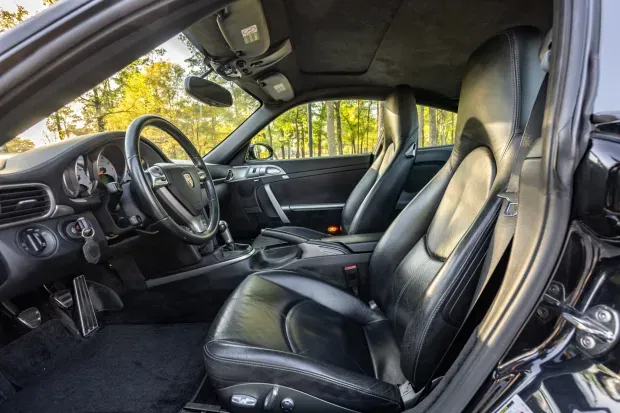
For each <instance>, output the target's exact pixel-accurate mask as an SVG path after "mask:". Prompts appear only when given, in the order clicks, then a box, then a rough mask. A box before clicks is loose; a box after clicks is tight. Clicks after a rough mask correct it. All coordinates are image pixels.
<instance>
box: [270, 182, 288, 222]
mask: <svg viewBox="0 0 620 413" xmlns="http://www.w3.org/2000/svg"><path fill="white" fill-rule="evenodd" d="M265 192H267V197H269V201H271V206H272V207H273V209H275V210H276V214H278V217H280V220H281V221H282V223H284V224H290V223H291V221H289V219H288V217H287V216H286V214H285V213H284V211H283V210H282V207H281V206H280V203H279V202H278V200H277V199H276V196H275V195H274V194H273V191H272V190H271V185H269V184H267V185H265Z"/></svg>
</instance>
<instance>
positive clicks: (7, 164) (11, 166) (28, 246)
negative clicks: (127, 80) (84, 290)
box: [0, 132, 287, 301]
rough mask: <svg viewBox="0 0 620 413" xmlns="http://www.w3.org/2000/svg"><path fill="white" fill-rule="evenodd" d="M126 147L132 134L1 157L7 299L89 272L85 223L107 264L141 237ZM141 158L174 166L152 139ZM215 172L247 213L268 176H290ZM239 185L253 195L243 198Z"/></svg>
mask: <svg viewBox="0 0 620 413" xmlns="http://www.w3.org/2000/svg"><path fill="white" fill-rule="evenodd" d="M124 143H125V134H124V132H105V133H99V134H94V135H88V136H79V137H74V138H71V139H66V140H63V141H59V142H56V143H53V144H50V145H46V146H43V147H39V148H35V149H32V150H30V151H27V152H24V153H22V154H18V155H16V156H13V157H11V158H8V159H5V160H0V301H3V300H6V299H10V298H12V297H14V296H16V295H19V294H21V293H24V292H26V291H28V290H29V289H32V288H37V287H40V286H41V285H43V284H46V283H49V282H52V281H54V280H57V279H60V278H62V277H67V276H70V275H74V274H77V273H79V272H81V271H83V269H82V266H84V265H86V260H85V257H84V255H83V252H82V246H83V245H84V239H83V238H82V237H81V234H80V231H79V230H78V228H77V227H78V226H79V225H77V224H78V221H79V220H80V219H81V218H83V219H85V220H86V221H87V222H89V223H90V224H91V225H92V228H93V229H94V232H95V235H94V241H95V242H97V244H99V246H100V249H101V254H102V256H103V259H107V258H108V257H111V256H115V255H116V254H126V253H127V248H128V246H131V245H135V244H132V243H134V242H138V241H139V240H140V238H141V235H140V233H139V231H138V229H140V228H146V227H143V226H142V225H140V224H139V223H138V224H135V223H133V222H134V221H136V219H138V217H140V219H142V220H147V222H148V218H147V217H146V216H144V215H143V213H142V211H141V210H140V208H138V206H137V205H135V203H134V202H133V201H134V200H133V197H132V196H131V191H130V186H129V183H130V182H131V176H130V174H129V173H128V171H127V165H126V161H125V158H126V156H125V150H124ZM140 157H141V162H142V166H143V168H147V167H150V166H153V165H154V164H156V163H160V162H171V161H170V160H169V159H168V158H167V157H166V155H165V154H163V153H162V152H161V151H160V150H159V149H158V148H157V147H156V146H155V145H154V144H152V143H151V142H149V141H148V140H142V141H141V142H140ZM180 162H182V161H180ZM207 168H208V169H209V172H210V174H211V176H212V178H213V181H214V183H215V188H216V192H217V195H218V199H219V200H220V203H222V202H223V204H222V205H227V206H228V208H231V209H234V208H241V209H242V210H244V211H247V210H248V209H250V210H255V209H256V208H257V204H256V202H257V201H256V197H255V196H254V195H253V194H254V190H255V187H257V186H260V185H261V182H262V181H261V180H262V179H275V178H278V179H284V178H282V177H280V176H279V175H284V171H283V170H281V169H280V168H279V167H276V166H260V167H258V166H256V167H248V166H235V167H230V166H228V165H211V164H208V165H207ZM284 177H286V176H285V175H284ZM286 178H287V177H286ZM119 187H120V189H121V190H120V191H118V189H119ZM233 187H235V188H238V189H239V191H241V193H242V194H246V195H247V196H245V197H243V198H242V200H241V201H239V199H238V198H236V197H233V196H232V195H230V193H229V189H231V188H233ZM119 205H122V208H119ZM224 210H226V208H225V209H224ZM232 213H233V212H231V214H232ZM235 213H236V212H235Z"/></svg>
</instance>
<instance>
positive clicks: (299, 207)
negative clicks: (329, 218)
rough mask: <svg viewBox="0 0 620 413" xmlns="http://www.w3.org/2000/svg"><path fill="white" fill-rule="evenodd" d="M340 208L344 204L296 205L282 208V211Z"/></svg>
mask: <svg viewBox="0 0 620 413" xmlns="http://www.w3.org/2000/svg"><path fill="white" fill-rule="evenodd" d="M342 208H344V202H342V203H331V204H297V205H289V206H288V207H283V209H284V210H289V211H327V210H333V209H342Z"/></svg>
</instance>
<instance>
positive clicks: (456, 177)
mask: <svg viewBox="0 0 620 413" xmlns="http://www.w3.org/2000/svg"><path fill="white" fill-rule="evenodd" d="M540 42H541V35H540V33H538V32H537V31H536V30H534V29H528V28H519V29H514V30H509V31H507V32H505V33H501V34H499V35H497V36H495V37H493V38H492V39H490V40H489V41H488V42H486V43H485V44H484V45H483V46H481V47H480V48H479V49H478V50H477V51H476V52H474V54H473V55H472V57H471V58H470V61H469V63H468V65H467V68H466V72H465V76H464V79H463V83H462V87H461V97H460V102H459V113H458V125H457V133H456V142H455V146H454V151H453V153H452V155H451V157H450V159H449V161H448V163H447V164H446V165H445V167H444V168H443V169H442V170H441V171H440V172H439V173H438V174H437V175H436V176H435V177H434V178H433V180H432V181H431V182H430V183H429V184H428V185H427V186H426V187H425V188H424V189H423V190H422V191H420V193H419V194H418V195H417V196H416V197H415V198H414V199H413V200H412V201H411V202H410V204H409V205H408V206H407V207H406V208H405V209H404V210H403V212H402V213H401V214H400V215H399V216H398V218H397V219H396V220H395V221H394V222H393V223H392V225H391V226H390V227H389V228H388V230H387V231H386V233H385V234H384V236H383V238H382V239H381V240H380V241H379V243H378V245H377V247H376V249H375V251H374V253H373V255H372V258H371V261H370V274H369V284H370V291H371V297H369V298H371V299H372V300H374V301H375V302H376V304H377V305H378V308H379V310H373V309H371V308H370V307H369V306H368V305H367V304H366V303H365V302H363V301H361V300H360V299H358V298H356V297H354V296H353V295H350V294H348V293H347V292H344V291H341V290H338V289H337V288H334V287H331V286H329V285H327V284H325V283H323V282H321V281H318V280H313V279H310V278H307V277H304V276H301V275H297V274H294V273H286V272H281V271H271V272H263V273H257V274H254V275H251V276H249V277H248V278H247V279H246V280H245V281H244V282H243V283H242V284H241V285H240V286H239V287H238V288H237V290H236V291H235V292H234V293H233V295H232V296H231V297H230V299H229V300H228V301H227V303H226V304H225V305H224V307H223V308H222V310H221V311H220V313H219V315H218V317H217V319H216V320H215V321H214V323H213V326H212V328H211V331H210V334H209V336H208V340H207V343H206V344H205V346H204V354H205V362H206V367H207V372H208V376H209V378H210V380H211V382H212V384H213V385H214V387H215V388H216V389H217V391H218V392H219V394H220V396H221V397H222V398H223V401H224V402H228V401H230V395H231V394H232V393H231V392H233V393H235V394H242V395H243V394H245V395H250V396H252V397H256V398H257V400H258V404H261V403H263V401H264V400H265V396H266V394H267V393H268V390H269V388H270V387H269V386H273V385H278V386H281V389H283V390H282V392H283V393H286V392H288V393H286V394H289V395H290V394H296V395H297V397H299V398H300V400H304V398H306V397H310V396H312V398H311V399H312V400H315V399H314V398H318V399H320V400H323V401H325V402H329V403H332V404H333V405H338V406H341V407H344V408H348V409H351V410H356V411H382V412H383V411H391V412H397V411H400V410H401V409H402V408H403V404H402V399H401V395H400V392H399V387H398V385H400V384H403V383H405V382H406V381H409V383H410V384H411V386H412V387H413V388H414V389H415V390H416V391H418V390H421V389H422V388H424V387H425V386H426V385H427V384H428V383H429V380H430V379H431V378H432V376H433V373H434V370H435V368H436V367H437V365H438V364H439V362H440V360H441V359H442V357H443V356H444V353H445V352H446V350H447V348H448V347H449V344H450V342H451V341H452V340H453V338H454V336H455V334H456V332H457V329H458V327H459V325H460V323H461V322H462V321H463V319H464V317H465V314H466V313H467V309H468V307H469V305H470V303H471V300H472V296H473V293H474V289H475V286H476V284H477V282H476V277H477V275H478V274H479V268H480V264H481V262H482V260H483V257H484V254H485V252H486V246H487V245H488V240H489V238H490V235H491V232H492V229H493V227H494V223H495V220H496V216H497V211H498V209H497V206H498V203H497V202H495V200H496V197H497V194H498V192H499V191H501V190H502V189H503V188H504V187H505V186H506V184H507V182H508V180H509V178H510V174H511V169H512V166H513V164H514V161H515V157H516V154H517V151H518V145H519V143H520V139H521V135H522V133H523V130H524V127H525V123H526V121H527V118H528V116H529V113H530V111H531V108H532V105H533V102H534V100H535V97H536V94H537V92H538V90H539V87H540V85H541V82H542V79H543V72H542V71H541V69H540V66H539V63H538V47H539V45H540ZM260 383H267V384H269V386H267V387H265V386H264V385H263V387H261V385H260ZM290 389H294V390H290ZM291 392H292V393H291ZM308 395H309V396H308ZM300 404H303V403H300ZM333 405H329V406H333ZM309 406H310V405H309V404H308V403H306V404H303V406H301V407H300V408H299V409H297V408H296V410H295V411H313V409H311V408H310V407H309ZM261 407H262V405H261ZM315 407H316V406H315ZM314 411H319V409H316V408H315V409H314ZM331 411H334V410H331Z"/></svg>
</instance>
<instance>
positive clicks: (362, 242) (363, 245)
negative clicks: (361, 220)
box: [321, 232, 383, 253]
mask: <svg viewBox="0 0 620 413" xmlns="http://www.w3.org/2000/svg"><path fill="white" fill-rule="evenodd" d="M382 236H383V232H375V233H372V234H355V235H337V236H335V237H328V238H323V239H322V240H321V241H322V242H334V243H339V244H342V245H344V246H345V247H347V248H348V249H349V250H351V252H353V253H363V252H373V251H374V250H375V247H376V246H377V243H378V242H379V240H380V239H381V237H382Z"/></svg>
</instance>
